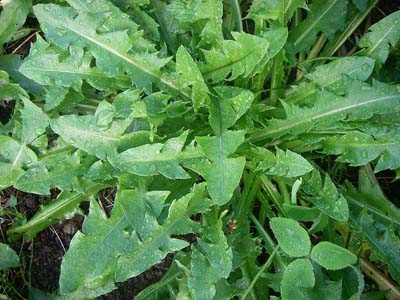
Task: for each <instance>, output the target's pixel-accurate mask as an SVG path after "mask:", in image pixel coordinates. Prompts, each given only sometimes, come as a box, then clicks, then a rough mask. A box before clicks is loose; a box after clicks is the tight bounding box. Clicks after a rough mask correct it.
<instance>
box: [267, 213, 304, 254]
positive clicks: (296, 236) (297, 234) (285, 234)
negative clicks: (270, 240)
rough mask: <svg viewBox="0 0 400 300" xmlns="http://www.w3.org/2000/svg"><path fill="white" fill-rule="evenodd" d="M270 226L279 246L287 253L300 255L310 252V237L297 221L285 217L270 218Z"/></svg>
mask: <svg viewBox="0 0 400 300" xmlns="http://www.w3.org/2000/svg"><path fill="white" fill-rule="evenodd" d="M270 226H271V229H272V231H273V233H274V235H275V237H276V239H277V240H278V242H279V246H280V247H281V249H282V250H283V251H284V252H285V253H286V254H287V255H289V256H292V257H302V256H307V255H308V254H309V253H310V249H311V241H310V238H309V237H308V233H307V231H306V230H305V229H304V228H303V227H301V226H300V225H299V223H297V222H296V221H294V220H292V219H287V218H272V219H271V220H270Z"/></svg>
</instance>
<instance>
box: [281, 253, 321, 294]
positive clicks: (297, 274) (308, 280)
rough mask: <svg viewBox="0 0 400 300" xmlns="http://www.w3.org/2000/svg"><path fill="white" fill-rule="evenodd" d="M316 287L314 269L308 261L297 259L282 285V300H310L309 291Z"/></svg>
mask: <svg viewBox="0 0 400 300" xmlns="http://www.w3.org/2000/svg"><path fill="white" fill-rule="evenodd" d="M314 285H315V276H314V272H313V267H312V265H311V262H310V261H309V260H308V259H296V260H294V261H293V262H291V263H290V264H289V265H288V266H287V269H286V270H285V273H283V278H282V283H281V297H282V300H293V299H298V300H309V299H310V297H309V295H308V291H307V289H311V288H312V287H314Z"/></svg>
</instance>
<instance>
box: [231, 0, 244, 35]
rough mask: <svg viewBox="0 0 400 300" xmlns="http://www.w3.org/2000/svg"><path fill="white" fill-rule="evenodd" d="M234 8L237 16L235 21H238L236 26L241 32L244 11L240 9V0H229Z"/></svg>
mask: <svg viewBox="0 0 400 300" xmlns="http://www.w3.org/2000/svg"><path fill="white" fill-rule="evenodd" d="M229 2H230V4H231V7H232V10H233V15H234V16H235V21H236V26H237V27H236V28H237V30H239V31H240V32H242V31H243V24H242V12H241V11H240V4H239V2H238V0H229Z"/></svg>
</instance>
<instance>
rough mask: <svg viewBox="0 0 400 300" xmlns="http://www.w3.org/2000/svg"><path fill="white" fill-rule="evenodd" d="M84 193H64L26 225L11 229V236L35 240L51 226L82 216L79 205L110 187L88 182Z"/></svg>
mask: <svg viewBox="0 0 400 300" xmlns="http://www.w3.org/2000/svg"><path fill="white" fill-rule="evenodd" d="M83 187H84V190H83V191H82V192H66V191H64V192H62V193H61V194H60V195H59V196H58V197H57V199H55V200H53V201H50V202H48V203H45V204H43V205H41V206H40V209H39V211H38V212H37V213H36V214H35V215H34V216H33V217H32V218H31V219H30V220H29V221H28V222H26V223H25V224H22V225H15V226H13V227H11V228H10V229H9V230H8V231H7V234H8V235H9V236H19V235H23V234H24V235H26V237H27V238H28V239H33V238H34V237H35V236H36V234H37V233H38V232H40V231H42V230H44V229H46V228H48V227H49V226H50V225H51V224H56V223H58V222H59V221H60V220H62V219H64V218H71V217H73V216H74V215H75V213H79V214H81V213H82V212H81V209H80V208H79V204H80V203H81V202H83V201H88V200H90V199H91V197H94V196H95V195H96V194H97V193H98V192H99V191H100V190H101V189H104V188H106V187H108V185H105V184H99V183H90V182H86V183H85V184H83Z"/></svg>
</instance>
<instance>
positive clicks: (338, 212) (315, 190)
mask: <svg viewBox="0 0 400 300" xmlns="http://www.w3.org/2000/svg"><path fill="white" fill-rule="evenodd" d="M302 189H303V190H304V191H305V192H306V194H307V195H305V196H304V197H303V199H304V200H307V201H308V202H311V203H312V204H314V205H315V206H316V207H317V208H318V209H319V210H320V211H321V212H322V213H324V214H325V215H327V216H329V217H331V218H332V219H334V220H337V221H339V222H347V221H348V219H349V207H348V204H347V200H346V198H345V197H343V195H342V194H340V193H339V192H338V190H337V189H336V186H335V184H334V183H333V182H332V180H331V178H330V177H329V176H328V175H325V180H324V183H323V185H322V180H321V177H320V175H319V173H317V172H314V173H313V174H312V176H311V178H310V179H309V181H308V182H307V179H306V182H305V184H304V185H303V188H302Z"/></svg>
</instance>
